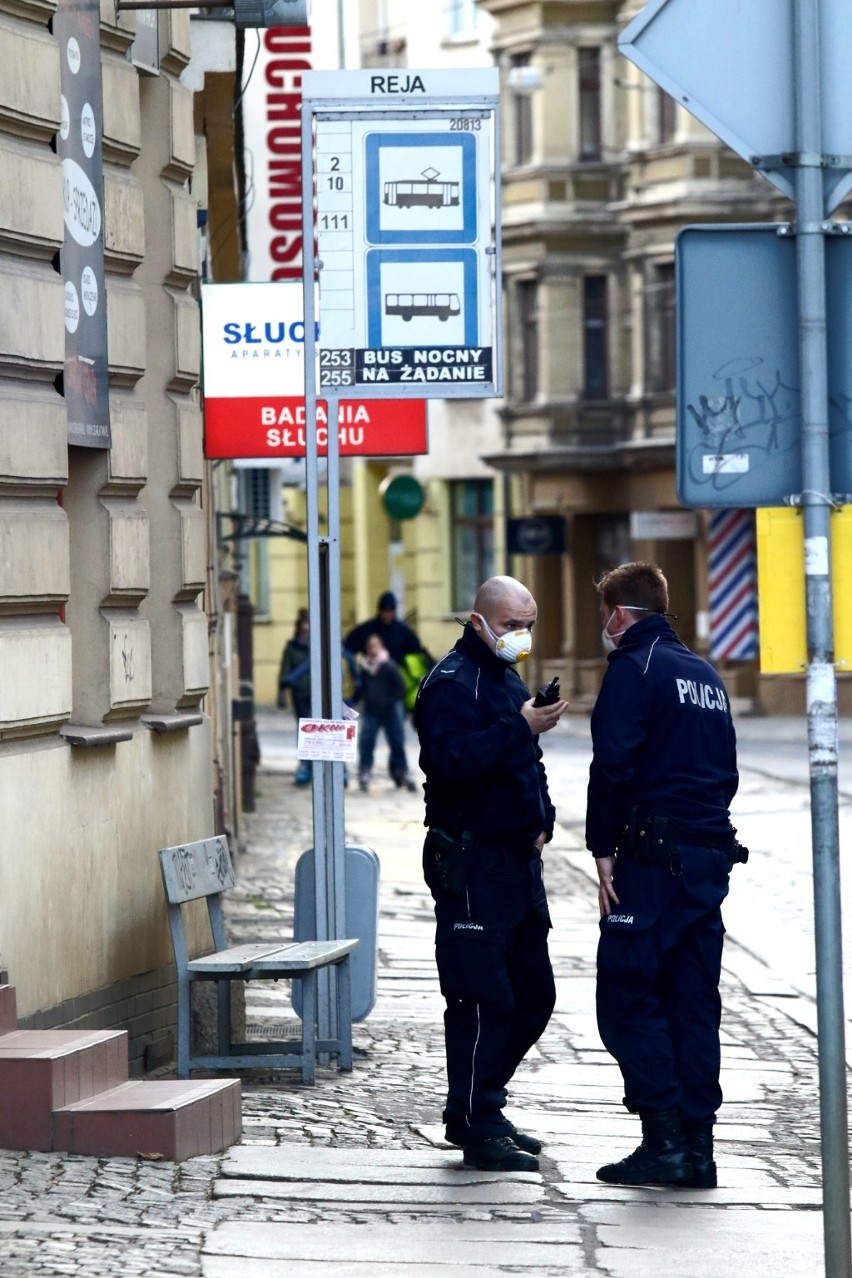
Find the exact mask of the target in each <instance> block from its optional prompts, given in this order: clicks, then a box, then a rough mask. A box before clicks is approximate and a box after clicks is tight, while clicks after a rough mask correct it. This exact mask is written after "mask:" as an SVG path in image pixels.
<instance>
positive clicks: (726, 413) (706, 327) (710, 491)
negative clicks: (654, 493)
mask: <svg viewBox="0 0 852 1278" xmlns="http://www.w3.org/2000/svg"><path fill="white" fill-rule="evenodd" d="M782 230H786V228H781V227H779V226H777V225H774V224H772V225H763V224H760V225H749V226H690V227H686V228H685V229H684V230H683V231H681V233H680V234H679V235H678V238H677V243H676V248H675V279H676V291H677V337H678V350H677V491H678V499H679V500H680V501H681V503H682V504H683V505H684V506H697V507H703V508H705V509H706V508H712V507H717V506H718V507H721V506H731V507H733V506H738V507H739V506H783V505H788V504H790V503H791V502H792V501H795V500H796V498H797V497H798V495H799V494H800V493H801V489H802V464H801V448H800V437H801V409H800V402H799V348H798V327H797V293H796V290H797V283H796V245H795V238H794V236H793V235H791V234H780V233H779V232H780V231H782ZM826 260H827V269H826V276H827V281H828V283H827V292H828V297H827V303H828V370H829V372H828V377H829V432H830V445H831V491H832V494H833V495H834V496H840V497H841V499H842V500H844V501H848V500H850V497H849V494H852V310H850V307H849V306H848V298H849V296H850V295H852V293H850V290H852V235H848V236H847V235H843V234H837V235H835V236H830V237H828V239H827V241H826Z"/></svg>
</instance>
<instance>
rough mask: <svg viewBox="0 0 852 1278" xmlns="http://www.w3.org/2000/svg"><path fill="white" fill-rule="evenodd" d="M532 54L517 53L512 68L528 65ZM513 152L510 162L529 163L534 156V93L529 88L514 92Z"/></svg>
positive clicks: (511, 135)
mask: <svg viewBox="0 0 852 1278" xmlns="http://www.w3.org/2000/svg"><path fill="white" fill-rule="evenodd" d="M529 65H530V55H529V54H528V53H516V54H515V55H514V56H513V58H512V69H513V70H515V69H516V68H520V67H528V66H529ZM510 137H511V154H510V156H509V163H510V164H515V165H520V164H529V163H530V162H531V160H532V156H533V118H532V94H531V93H530V92H529V90H525V89H516V90H515V92H514V93H513V94H512V132H511V134H510Z"/></svg>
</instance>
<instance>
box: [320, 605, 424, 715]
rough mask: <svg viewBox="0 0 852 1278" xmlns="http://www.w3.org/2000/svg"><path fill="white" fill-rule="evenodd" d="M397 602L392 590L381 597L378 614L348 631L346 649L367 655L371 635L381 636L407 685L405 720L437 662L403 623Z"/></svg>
mask: <svg viewBox="0 0 852 1278" xmlns="http://www.w3.org/2000/svg"><path fill="white" fill-rule="evenodd" d="M396 612H397V599H396V595H395V594H394V593H393V591H391V590H386V591H385V592H384V594H381V595H379V601H378V607H377V613H376V616H375V617H371V618H370V619H369V620H368V621H362V622H361V624H360V625H357V626H355V627H354V628H353V629H352V630H350V631H349V634H348V635H347V636H346V638H345V639H344V641H343V646H344V647H345V648H347V649H348V650H349V652H353V653H355V654H356V655H357V654H359V653H364V652H366V649H367V640H368V639H369V638H370V636H371V635H378V636H379V638H380V639H381V641H382V643H383V645H384V646H385V648H387V650H388V652H389V653H390V655H391V660H392V661H394V662H395V663H396V665H397V666H398V667H399V670H400V672H401V674H402V677H403V680H404V683H405V696H404V699H403V701H402V702H400V715H401V717H402V719H403V720H404V719H405V711H406V710H411V709H412V708H413V706H414V698H415V697H416V695H417V689H418V687H419V686H420V681H421V679H422V678H423V676H424V675H425V674H426V672H427V670H429V669H430V668H431V667H432V666H433V665H434V664H435V663H434V662H433V660H432V658H431V657H430V655H429V653H428V652H427V651H426V649H425V648H424V647H423V644H422V643H421V642H420V638H419V636H418V635H417V633H416V632H415V631H414V630H412V629H411V627H410V626H408V625H406V624H405V622H404V621H400V620H399V618H398V617H397V615H396Z"/></svg>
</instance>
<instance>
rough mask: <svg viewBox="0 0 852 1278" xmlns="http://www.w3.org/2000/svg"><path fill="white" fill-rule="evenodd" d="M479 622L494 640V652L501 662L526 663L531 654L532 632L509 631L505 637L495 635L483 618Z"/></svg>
mask: <svg viewBox="0 0 852 1278" xmlns="http://www.w3.org/2000/svg"><path fill="white" fill-rule="evenodd" d="M480 620H481V622H482V624H483V626H484V627H485V629H486V630H487V631H488V634H489V635H490V636H491V638H492V639H493V640H494V651H495V652H496V653H497V656H498V657H500V658H501V659H502V660H503V661H509V662H513V661H526V659H527V657H528V656H529V655H530V653H531V652H532V632H531V631H529V630H510V631H509V632H508V633H507V634H505V635H495V633H494V631H493V630H492V629H491V627H490V626H489V624H488V622H487V621H486V620H485V618H484V617H480Z"/></svg>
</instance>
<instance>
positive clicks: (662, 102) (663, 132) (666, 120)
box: [657, 89, 677, 142]
mask: <svg viewBox="0 0 852 1278" xmlns="http://www.w3.org/2000/svg"><path fill="white" fill-rule="evenodd" d="M676 126H677V103H676V102H675V100H674V98H672V97H670V96H669V95H668V93H666V91H665V89H657V141H658V142H673V141H674V136H675V128H676Z"/></svg>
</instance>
